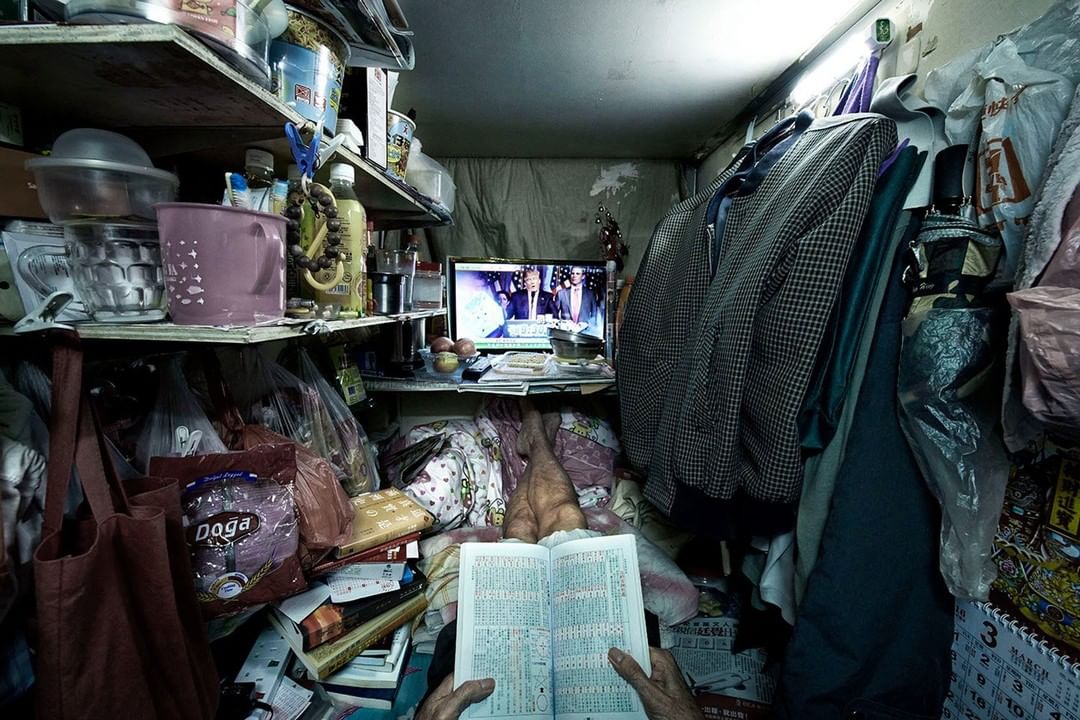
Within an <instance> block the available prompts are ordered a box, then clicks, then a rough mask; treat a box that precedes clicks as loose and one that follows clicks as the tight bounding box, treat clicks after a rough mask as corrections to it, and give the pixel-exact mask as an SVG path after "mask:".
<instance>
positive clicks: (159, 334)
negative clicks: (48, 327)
mask: <svg viewBox="0 0 1080 720" xmlns="http://www.w3.org/2000/svg"><path fill="white" fill-rule="evenodd" d="M445 313H446V310H442V309H440V310H418V311H416V312H411V313H404V314H401V315H375V316H372V317H365V318H358V319H356V320H326V321H321V322H319V321H313V320H287V321H285V322H286V323H287V324H281V325H267V326H263V327H239V328H218V327H204V326H200V325H174V324H172V323H169V322H163V323H147V324H138V323H132V324H127V325H121V324H111V323H94V322H89V323H78V324H76V325H73V326H72V327H74V328H75V330H76V331H78V333H79V337H81V338H82V339H83V340H114V341H116V340H123V341H129V342H185V343H217V344H229V345H250V344H253V343H263V342H271V341H274V340H290V339H293V338H298V337H303V336H305V335H322V334H329V333H337V332H345V331H348V330H356V329H357V328H365V327H373V326H376V325H386V324H389V323H394V322H403V321H406V320H417V319H420V318H430V317H439V316H441V315H444V314H445ZM316 322H318V325H317V326H316V325H315V323H316ZM316 330H317V332H316ZM5 336H6V337H20V336H18V335H15V332H14V330H13V329H12V328H11V327H3V328H0V337H5ZM26 337H32V335H29V336H26Z"/></svg>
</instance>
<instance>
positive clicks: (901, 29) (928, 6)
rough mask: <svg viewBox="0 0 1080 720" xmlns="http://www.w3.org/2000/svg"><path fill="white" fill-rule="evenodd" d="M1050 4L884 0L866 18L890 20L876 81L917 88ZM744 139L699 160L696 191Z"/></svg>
mask: <svg viewBox="0 0 1080 720" xmlns="http://www.w3.org/2000/svg"><path fill="white" fill-rule="evenodd" d="M1053 4H1054V0H885V1H884V2H882V3H881V4H880V5H879V6H878V8H877V9H876V10H875V11H874V12H873V13H871V15H870V17H871V18H874V17H888V18H890V19H892V21H893V23H894V24H895V26H896V30H895V33H896V39H895V40H894V42H893V44H892V45H891V46H890V47H889V48H888V50H887V51H886V53H885V56H884V57H883V58H882V63H881V68H880V70H879V77H890V76H893V75H898V74H902V73H903V74H906V73H912V72H916V73H918V74H919V77H920V81H919V86H920V87H921V84H922V82H923V81H924V80H925V78H926V75H927V73H929V72H930V71H931V70H933V69H934V68H936V67H939V66H941V65H944V64H946V63H948V62H949V61H950V60H952V59H953V58H955V57H956V56H958V55H959V54H961V53H963V52H964V51H966V50H970V49H972V48H975V47H979V46H981V45H985V44H986V43H989V42H991V41H993V40H994V39H995V38H996V37H997V36H998V35H1001V34H1003V33H1007V32H1009V31H1011V30H1014V29H1016V28H1018V27H1020V26H1021V25H1025V24H1027V23H1029V22H1031V21H1032V20H1035V19H1036V18H1038V17H1039V16H1040V15H1042V14H1043V13H1045V12H1046V11H1047V10H1048V9H1049V8H1050V6H1051V5H1053ZM920 23H921V24H922V29H921V31H917V32H913V34H912V36H911V38H910V39H908V34H909V32H908V31H909V28H917V26H918V25H919V24H920ZM863 30H864V28H863V27H860V28H857V29H856V30H855V31H854V32H855V33H859V34H861V33H862V32H863ZM850 35H851V33H849V34H848V35H847V36H845V38H844V39H846V38H847V37H850ZM844 39H841V40H840V41H839V42H838V43H837V44H838V45H839V44H840V43H842V42H844ZM826 55H827V53H826ZM789 110H790V108H789ZM782 112H783V111H782ZM784 114H786V113H784ZM776 119H777V118H776V117H774V116H772V115H770V117H768V118H762V119H759V121H758V124H757V133H755V134H760V133H761V132H764V131H765V130H768V129H769V127H770V126H771V125H772V124H773V122H774V121H775V120H776ZM745 139H746V137H745V128H743V129H742V130H740V131H738V132H736V133H735V134H734V135H733V136H732V137H731V138H729V139H728V141H727V142H725V143H724V144H723V145H721V146H720V147H719V148H717V149H716V150H715V151H714V152H713V153H712V154H710V155H709V156H708V157H707V158H705V160H703V161H702V163H701V165H700V166H699V167H698V176H697V179H698V187H699V188H700V187H703V186H704V185H705V184H707V183H708V182H709V181H710V180H712V179H713V178H714V177H716V175H717V174H718V173H719V172H720V171H722V170H723V169H724V168H725V167H726V166H727V164H728V163H729V162H730V161H731V158H732V157H734V155H735V153H736V152H738V150H739V148H740V147H742V145H743V143H744V141H745Z"/></svg>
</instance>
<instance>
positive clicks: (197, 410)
mask: <svg viewBox="0 0 1080 720" xmlns="http://www.w3.org/2000/svg"><path fill="white" fill-rule="evenodd" d="M183 361H184V356H183V355H176V356H173V357H170V358H168V359H167V360H166V361H165V362H164V363H163V364H162V366H161V372H160V378H159V380H158V391H157V398H156V399H155V400H154V407H153V409H152V410H151V411H150V414H149V415H148V416H147V418H146V420H145V422H144V423H143V429H142V432H141V433H140V434H139V440H138V443H137V444H136V446H135V464H136V465H137V466H138V468H140V469H142V470H143V471H146V469H147V468H148V467H149V466H150V458H152V457H187V456H189V455H205V454H207V453H223V452H227V451H228V448H227V447H225V443H223V442H222V441H221V438H220V437H218V434H217V432H216V431H215V430H214V426H213V425H212V424H211V422H210V420H209V418H207V417H206V413H205V412H203V409H202V407H200V405H199V402H198V400H196V399H195V395H194V394H193V393H192V392H191V388H190V387H189V383H188V381H187V378H185V377H184V369H183Z"/></svg>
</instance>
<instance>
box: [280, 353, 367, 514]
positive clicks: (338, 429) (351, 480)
mask: <svg viewBox="0 0 1080 720" xmlns="http://www.w3.org/2000/svg"><path fill="white" fill-rule="evenodd" d="M297 364H298V365H299V377H300V379H301V380H303V381H304V382H305V383H307V384H308V385H310V386H311V387H313V388H315V391H316V393H318V396H319V398H321V399H322V401H323V406H324V407H325V408H326V412H327V414H328V416H329V418H330V424H331V426H332V430H333V432H334V434H336V435H337V439H338V442H337V443H330V444H331V445H332V447H331V448H330V451H331V452H332V453H336V454H334V455H331V456H330V460H331V462H332V463H333V464H334V465H335V466H337V467H340V468H343V469H344V470H345V471H346V477H345V478H344V479H343V480H342V484H343V485H344V487H345V490H346V492H348V493H349V495H351V496H354V497H355V496H356V495H360V494H361V493H366V492H371V491H372V490H377V489H378V486H379V481H378V478H377V477H376V472H377V470H376V466H375V465H374V463H372V462H371V457H370V452H369V450H368V438H367V433H365V432H364V428H362V427H361V426H360V423H359V422H357V421H356V418H355V417H353V414H352V412H351V411H350V410H349V406H348V405H346V404H345V400H344V399H343V398H342V397H341V396H340V395H339V394H338V392H337V390H336V389H334V388H333V387H331V385H330V383H329V382H327V380H326V378H325V377H323V374H322V373H321V372H319V368H318V367H316V366H315V362H314V361H313V360H312V359H311V356H310V355H308V353H307V351H306V350H303V349H301V350H300V352H299V354H298V359H297Z"/></svg>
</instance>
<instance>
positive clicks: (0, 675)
mask: <svg viewBox="0 0 1080 720" xmlns="http://www.w3.org/2000/svg"><path fill="white" fill-rule="evenodd" d="M9 619H10V618H9ZM33 685H34V668H33V665H32V664H31V662H30V647H29V645H27V644H26V635H24V634H23V631H22V629H21V628H18V627H15V623H12V622H8V623H6V627H3V628H0V707H4V706H6V705H8V704H9V703H13V702H15V701H16V700H18V699H19V698H21V697H22V696H23V695H24V694H26V692H27V691H28V690H29V689H30V688H31V687H33Z"/></svg>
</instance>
